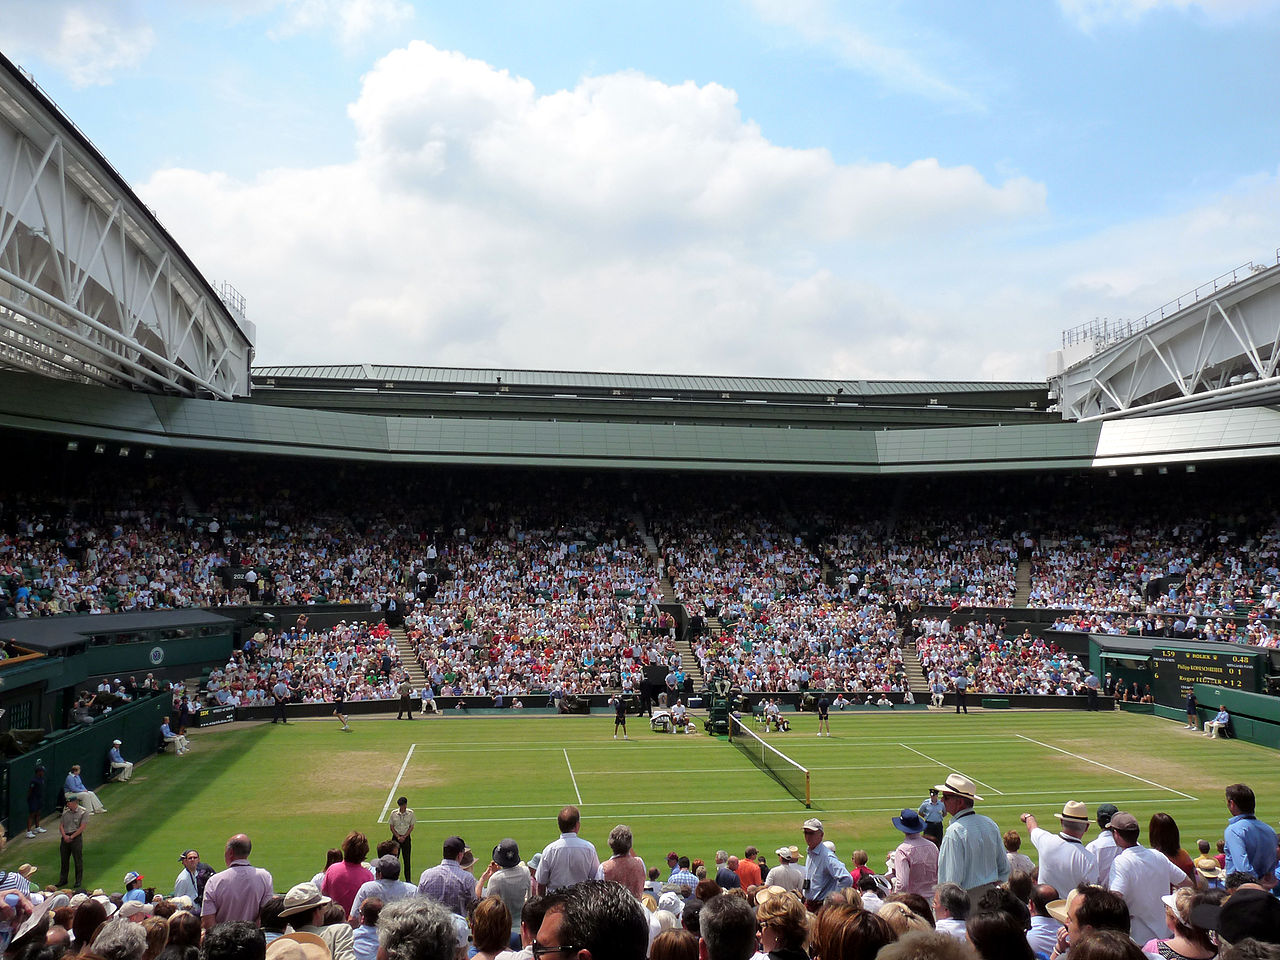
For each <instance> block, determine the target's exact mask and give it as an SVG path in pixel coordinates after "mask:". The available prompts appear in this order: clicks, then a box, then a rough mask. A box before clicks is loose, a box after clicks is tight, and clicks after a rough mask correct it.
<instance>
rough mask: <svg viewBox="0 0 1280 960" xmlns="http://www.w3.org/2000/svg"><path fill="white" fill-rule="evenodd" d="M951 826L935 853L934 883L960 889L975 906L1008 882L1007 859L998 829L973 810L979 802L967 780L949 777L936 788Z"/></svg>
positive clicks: (966, 778)
mask: <svg viewBox="0 0 1280 960" xmlns="http://www.w3.org/2000/svg"><path fill="white" fill-rule="evenodd" d="M937 789H938V793H940V794H941V795H942V804H943V806H945V807H946V808H947V813H949V814H950V815H951V825H950V826H949V827H947V832H946V834H945V835H944V836H943V838H942V846H941V847H940V848H939V850H938V882H939V883H955V884H959V885H960V886H961V887H963V888H964V889H965V890H966V891H967V892H968V894H969V897H970V899H971V900H972V901H973V902H974V903H975V904H976V903H977V901H978V898H979V897H981V896H982V894H983V893H985V892H986V891H987V890H988V889H990V888H991V887H993V886H995V885H996V884H999V883H1004V881H1006V880H1008V879H1009V858H1008V857H1006V856H1005V855H1004V841H1003V840H1002V839H1001V835H1000V828H999V827H998V826H996V822H995V821H994V820H992V819H991V818H990V817H984V816H982V814H980V813H977V812H975V811H974V809H973V804H974V801H975V800H981V799H982V798H981V797H980V796H978V795H977V794H976V793H975V792H974V789H973V781H972V780H970V779H969V778H968V777H966V776H964V775H962V774H959V773H953V774H950V775H949V776H948V777H947V779H946V782H945V783H940V784H939V785H938V788H937Z"/></svg>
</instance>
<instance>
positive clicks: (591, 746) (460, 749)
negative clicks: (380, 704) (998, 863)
mask: <svg viewBox="0 0 1280 960" xmlns="http://www.w3.org/2000/svg"><path fill="white" fill-rule="evenodd" d="M499 722H502V721H499ZM666 736H667V737H668V739H667V740H665V741H663V742H659V743H644V742H643V741H637V740H636V738H634V737H632V738H631V740H630V741H627V745H626V746H623V745H621V744H617V743H613V742H608V743H601V742H600V741H599V740H557V741H556V742H557V743H559V744H560V745H561V746H570V747H575V748H578V749H582V750H664V751H665V750H670V749H672V745H673V743H679V744H681V746H680V747H679V749H682V750H683V749H689V748H709V747H711V746H713V745H715V744H718V743H719V740H718V739H713V738H711V737H680V739H679V740H675V741H673V740H672V738H671V736H670V735H666ZM1023 739H1025V738H1023ZM781 740H782V741H783V742H788V743H791V744H793V745H794V746H795V748H797V749H803V750H810V749H812V750H830V749H834V748H836V747H843V748H847V747H848V746H849V745H850V744H857V745H859V746H863V745H866V744H868V743H870V744H875V745H876V746H880V747H895V746H899V745H901V744H903V743H904V742H913V743H920V744H923V745H924V746H929V745H930V744H935V743H950V744H983V745H984V746H990V745H992V744H1003V745H1005V746H1018V745H1020V741H1019V740H1018V738H1017V737H1016V736H1012V737H984V738H981V739H971V738H968V737H965V738H959V739H956V738H948V737H920V738H917V739H913V738H911V737H907V738H905V739H904V738H902V737H841V736H839V735H836V736H833V737H831V738H830V739H828V738H825V737H824V738H823V740H822V741H821V742H820V743H809V742H808V741H807V740H797V739H795V738H794V737H787V736H786V735H783V736H782V737H781ZM766 742H770V741H766ZM421 745H422V746H430V747H431V748H432V752H439V753H474V752H476V749H477V748H485V747H487V748H489V749H490V750H501V751H503V752H507V751H510V750H522V751H535V752H536V751H542V752H546V753H554V752H555V751H556V749H557V748H556V747H554V746H547V747H537V746H526V745H522V744H509V743H506V742H505V741H502V740H469V741H458V740H453V741H450V742H449V743H448V744H447V745H437V744H435V743H429V744H428V743H423V744H421Z"/></svg>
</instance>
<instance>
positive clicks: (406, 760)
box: [378, 743, 418, 823]
mask: <svg viewBox="0 0 1280 960" xmlns="http://www.w3.org/2000/svg"><path fill="white" fill-rule="evenodd" d="M417 749H418V745H417V744H416V743H411V744H409V752H408V753H406V754H405V755H404V763H402V764H400V772H399V773H397V774H396V782H395V783H393V784H392V785H391V790H390V791H389V792H388V793H387V802H386V803H384V804H383V805H382V812H381V813H380V814H378V822H379V823H382V818H383V817H385V816H386V815H387V811H388V810H390V809H391V801H392V799H393V798H394V797H395V795H396V791H397V790H398V789H399V788H400V779H401V778H402V777H403V776H404V771H405V768H406V767H408V766H409V758H410V757H412V756H413V751H415V750H417Z"/></svg>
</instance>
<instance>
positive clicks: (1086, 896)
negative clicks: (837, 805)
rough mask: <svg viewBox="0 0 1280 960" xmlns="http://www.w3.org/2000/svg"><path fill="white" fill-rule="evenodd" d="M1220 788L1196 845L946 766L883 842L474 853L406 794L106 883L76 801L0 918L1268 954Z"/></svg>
mask: <svg viewBox="0 0 1280 960" xmlns="http://www.w3.org/2000/svg"><path fill="white" fill-rule="evenodd" d="M921 792H922V794H923V793H924V790H923V789H922V791H921ZM1223 792H1224V794H1225V800H1226V808H1227V809H1226V813H1227V814H1228V815H1229V816H1230V819H1229V820H1226V822H1225V824H1224V827H1223V829H1222V831H1221V835H1220V836H1218V837H1215V839H1214V840H1213V841H1211V840H1208V839H1198V840H1196V841H1194V844H1193V843H1192V842H1191V841H1189V840H1188V841H1185V842H1184V840H1183V838H1182V836H1181V833H1180V831H1179V828H1178V824H1177V822H1176V820H1175V819H1174V818H1173V817H1172V816H1170V815H1169V814H1168V813H1165V812H1162V811H1161V812H1156V813H1154V814H1152V815H1150V816H1149V817H1148V816H1147V815H1145V814H1144V815H1143V818H1142V820H1139V819H1138V817H1136V816H1134V815H1133V814H1131V813H1128V812H1125V811H1123V810H1121V809H1120V808H1119V807H1118V806H1117V805H1116V804H1114V803H1109V802H1102V803H1097V804H1096V805H1095V806H1092V807H1090V806H1088V805H1086V804H1085V803H1083V802H1080V801H1077V800H1067V801H1065V802H1063V803H1062V808H1061V813H1058V812H1056V810H1055V811H1052V812H1046V811H1041V813H1042V815H1043V816H1044V820H1045V823H1046V824H1051V826H1049V827H1048V828H1047V829H1046V828H1045V827H1042V826H1041V825H1040V821H1039V819H1038V818H1037V816H1036V815H1035V814H1034V813H1033V812H1032V811H1026V812H1023V813H1021V814H1018V813H1016V812H1014V810H1013V809H1005V810H1003V811H1002V812H1001V813H1000V814H999V816H1000V817H1001V818H1002V819H1003V820H1004V821H1005V822H1004V823H1003V824H1001V823H997V821H996V820H994V819H992V818H990V817H988V816H986V815H985V814H984V812H983V811H984V810H986V809H987V808H985V807H984V806H981V805H980V804H981V802H982V799H983V798H982V797H981V796H979V795H977V793H976V792H975V785H974V783H973V781H971V780H969V779H968V778H967V777H965V776H963V775H962V774H958V773H952V774H950V775H948V776H947V777H946V779H945V781H944V782H943V783H941V784H938V785H937V786H936V787H933V788H930V789H928V796H927V797H925V798H924V799H923V802H921V803H920V804H919V806H918V807H916V808H911V807H907V808H905V809H903V810H901V811H900V813H898V814H897V815H888V814H881V815H880V816H882V817H883V818H884V820H885V821H887V822H888V823H889V824H891V825H892V827H893V828H894V831H895V836H900V840H901V842H900V843H898V844H897V846H896V847H894V848H893V849H889V850H885V851H876V852H874V853H870V852H868V851H867V850H865V849H856V848H857V847H858V838H857V837H856V836H854V835H851V834H848V833H841V832H837V831H831V832H830V833H828V831H827V829H826V827H825V826H824V824H823V822H822V821H821V820H820V819H818V818H816V817H810V818H808V819H805V820H804V821H803V822H797V823H796V824H795V825H794V827H793V828H791V830H789V831H787V832H786V833H785V834H776V835H774V836H772V837H770V838H769V843H768V844H767V845H766V847H765V849H766V851H771V853H769V852H766V853H765V854H762V853H761V851H760V849H759V847H757V846H755V845H750V846H746V847H745V848H743V849H742V852H741V854H740V855H739V854H737V853H733V852H730V851H729V850H727V849H719V850H714V851H713V850H712V849H711V846H710V845H709V844H708V846H707V847H706V849H702V850H684V851H680V850H671V851H670V852H668V853H667V854H666V855H665V857H659V858H658V859H657V862H651V863H650V864H646V863H645V861H644V860H643V859H642V858H641V857H640V855H639V854H638V853H637V852H636V846H637V840H638V839H639V840H644V841H646V843H647V845H648V846H649V847H650V848H651V849H652V848H654V847H656V846H657V844H658V843H660V842H661V840H660V839H659V840H654V839H653V838H652V837H648V838H646V837H643V836H642V837H637V836H636V835H635V834H634V833H633V831H632V829H631V827H629V826H628V825H626V824H622V823H619V824H617V825H616V826H614V827H613V828H612V829H610V830H609V831H608V834H607V836H605V835H603V828H596V829H598V830H600V834H599V835H596V836H594V837H588V836H586V835H584V834H586V833H587V831H586V830H584V828H583V823H582V819H581V815H580V813H579V811H578V809H577V808H576V807H574V806H568V807H565V808H563V809H562V810H561V811H560V813H559V815H558V816H557V818H556V821H555V824H554V827H553V825H552V824H551V823H550V822H549V821H548V822H547V823H546V824H545V825H544V826H543V827H542V828H541V829H538V828H535V827H528V828H527V832H528V834H530V835H531V836H527V837H526V838H525V839H524V840H523V841H520V840H517V839H515V838H505V839H503V840H502V841H501V842H500V843H498V844H497V845H496V846H495V847H494V848H493V849H492V851H491V852H490V851H489V850H484V851H483V852H482V855H481V856H480V857H477V856H476V855H475V853H474V852H473V851H472V849H471V848H470V847H469V846H468V845H467V842H466V841H465V840H464V839H463V838H462V837H461V836H459V835H450V836H447V837H444V838H443V840H441V837H440V835H441V834H443V833H445V832H447V828H443V829H440V830H438V831H436V832H433V833H432V834H431V836H430V838H429V839H428V838H427V837H424V836H423V834H422V832H421V831H417V830H416V829H415V828H416V827H417V819H416V816H415V814H414V811H413V810H412V809H411V808H410V806H409V798H408V797H407V796H402V797H400V798H399V799H398V800H397V806H396V810H395V811H394V812H393V813H392V814H391V815H390V817H389V820H388V825H387V835H386V836H385V837H383V838H381V839H379V838H378V837H372V838H371V837H368V836H366V835H365V834H363V833H361V832H359V831H354V830H353V831H351V832H349V833H347V835H346V836H345V837H344V838H343V839H342V840H341V842H340V843H338V845H337V846H335V847H333V848H332V849H329V850H328V851H327V854H325V855H324V856H323V857H320V856H319V853H320V851H317V862H316V866H317V867H319V868H320V869H319V872H317V873H316V874H315V875H314V876H310V875H302V876H297V875H295V876H290V877H283V876H279V875H276V874H273V873H272V872H271V871H269V870H268V869H265V868H264V867H263V866H261V865H260V864H259V863H258V862H256V860H255V858H254V852H253V842H252V840H251V838H250V837H249V836H248V835H245V834H237V835H236V836H233V837H231V838H230V839H229V840H228V841H227V843H226V846H225V849H224V850H223V851H220V853H221V854H222V855H221V857H220V858H218V857H216V856H210V859H211V860H213V861H214V862H213V863H206V862H205V861H204V859H203V858H202V856H201V851H200V850H199V849H196V848H189V849H185V850H182V851H176V850H175V851H174V852H175V853H177V854H179V856H178V857H177V859H178V860H179V862H180V864H181V869H180V870H179V871H178V873H177V876H176V877H175V878H174V880H173V881H172V883H169V882H167V877H168V870H167V869H165V868H163V867H159V866H156V867H154V868H153V866H152V865H151V864H145V863H142V864H136V865H133V866H134V869H131V870H130V871H129V872H128V873H126V874H125V875H124V877H123V881H122V884H121V888H120V889H119V890H118V891H116V892H108V891H107V890H105V889H102V888H98V889H93V890H89V889H86V888H85V886H84V885H83V878H84V872H83V871H84V860H85V857H84V850H85V844H84V839H83V838H84V833H83V831H84V827H85V824H86V821H88V820H89V819H90V818H91V816H90V815H89V814H87V813H86V812H85V811H83V810H81V809H80V808H79V806H78V805H76V804H74V803H71V802H70V801H69V802H68V806H67V809H66V810H64V811H63V812H62V814H61V815H60V816H59V817H58V819H57V826H58V829H59V832H60V835H61V836H62V837H63V839H62V840H60V850H61V856H60V869H61V876H60V877H59V878H58V879H57V881H56V882H51V883H49V884H47V885H43V886H42V885H41V884H40V883H39V882H38V881H35V880H33V879H32V878H33V876H34V874H35V873H36V868H34V867H32V866H31V865H30V864H24V865H23V866H22V867H20V868H19V869H18V870H16V871H14V872H12V873H10V872H5V873H2V874H0V890H2V891H3V892H4V893H5V897H4V899H3V901H0V940H3V945H4V946H5V947H6V955H8V956H13V957H16V958H20V960H62V958H63V957H69V956H73V955H74V956H79V957H82V958H89V960H99V958H100V960H469V958H478V960H541V958H542V957H543V956H546V955H548V954H550V955H565V956H572V957H574V958H575V960H594V958H600V960H606V958H607V960H646V958H647V960H1145V958H1156V960H1159V958H1165V960H1211V958H1218V960H1258V958H1262V960H1273V958H1275V957H1277V956H1280V899H1277V898H1276V896H1275V894H1274V891H1275V890H1276V889H1277V885H1278V883H1280V861H1278V857H1277V846H1278V841H1277V836H1276V832H1275V830H1274V829H1273V828H1272V827H1270V826H1269V825H1268V824H1267V823H1266V822H1265V821H1264V820H1263V819H1260V818H1258V817H1257V816H1256V813H1257V798H1256V797H1255V795H1254V792H1253V791H1252V789H1250V787H1248V786H1247V785H1245V784H1239V783H1237V784H1231V785H1229V786H1226V787H1225V789H1224V791H1223ZM1054 806H1056V804H1054ZM996 810H997V808H996V807H992V808H991V812H993V813H995V812H996ZM947 817H950V823H949V825H945V826H944V824H945V821H946V818H947ZM1215 833H1216V831H1215ZM334 839H335V840H336V839H337V838H336V837H335V838H334ZM760 839H764V838H760ZM424 841H425V842H424ZM545 841H549V842H546V845H545V846H542V847H541V848H539V844H541V843H543V842H545ZM1024 841H1025V844H1024ZM597 843H599V844H600V847H599V848H598V847H597ZM775 843H777V844H779V845H778V846H777V847H776V848H774V847H773V844H775ZM437 844H438V846H437ZM1215 848H1216V852H1215ZM415 849H416V850H418V851H419V856H422V854H423V853H425V854H426V857H425V859H426V860H427V861H428V862H429V863H430V864H431V865H430V866H428V867H427V868H426V869H424V870H421V871H420V872H415V871H414V869H413V866H412V857H413V851H414V850H415ZM658 849H659V850H660V849H662V848H661V847H658ZM436 850H440V852H441V859H440V861H439V863H438V864H437V863H436V862H435V853H436ZM522 850H523V851H524V852H523V853H522ZM534 851H536V852H534ZM526 854H527V856H526ZM699 854H700V855H699ZM219 859H220V860H221V864H219V863H218V860H219ZM321 860H323V862H321ZM664 861H665V862H664ZM73 862H74V866H75V874H74V880H73V879H72V874H71V866H72V863H73ZM219 866H221V869H219ZM138 867H141V868H142V870H141V871H140V870H139V869H137V868H138ZM143 871H145V873H144V872H143ZM308 874H309V871H308ZM147 876H151V877H152V878H153V880H152V882H151V884H150V885H147V884H146V878H147ZM162 878H163V879H162ZM111 886H115V885H114V884H112V885H111Z"/></svg>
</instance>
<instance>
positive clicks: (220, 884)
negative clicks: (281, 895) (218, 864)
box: [200, 833, 275, 929]
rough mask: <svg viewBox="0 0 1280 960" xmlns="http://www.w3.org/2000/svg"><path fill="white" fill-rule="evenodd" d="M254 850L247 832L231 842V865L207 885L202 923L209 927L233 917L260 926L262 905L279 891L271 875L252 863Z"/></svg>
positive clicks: (228, 861) (227, 853)
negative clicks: (250, 856)
mask: <svg viewBox="0 0 1280 960" xmlns="http://www.w3.org/2000/svg"><path fill="white" fill-rule="evenodd" d="M252 851H253V842H252V841H251V840H250V839H249V838H248V837H247V836H245V835H244V834H243V833H237V834H236V835H235V836H234V837H232V838H231V839H230V840H228V841H227V849H226V851H225V852H224V854H223V858H224V859H225V861H226V864H227V868H226V869H225V870H220V871H219V872H217V873H215V874H214V875H213V876H212V877H210V878H209V882H208V883H207V884H206V885H205V888H204V899H203V901H202V902H201V905H200V923H201V925H202V926H203V927H204V928H205V929H208V928H210V927H212V926H214V925H215V924H219V923H226V922H228V921H230V920H247V921H248V922H249V923H252V924H254V925H255V926H256V925H257V923H258V914H259V912H260V911H261V910H262V905H263V904H264V903H266V902H267V901H268V900H270V899H271V898H272V897H273V896H274V895H275V893H274V882H273V881H272V879H271V874H270V873H268V872H267V871H266V870H263V869H262V868H261V867H255V866H253V865H252V864H251V863H249V854H250V853H251V852H252Z"/></svg>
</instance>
